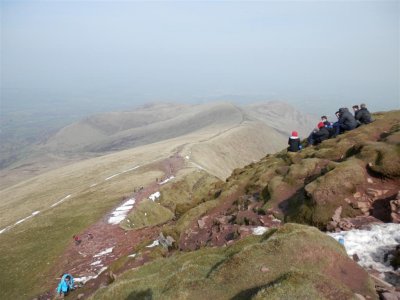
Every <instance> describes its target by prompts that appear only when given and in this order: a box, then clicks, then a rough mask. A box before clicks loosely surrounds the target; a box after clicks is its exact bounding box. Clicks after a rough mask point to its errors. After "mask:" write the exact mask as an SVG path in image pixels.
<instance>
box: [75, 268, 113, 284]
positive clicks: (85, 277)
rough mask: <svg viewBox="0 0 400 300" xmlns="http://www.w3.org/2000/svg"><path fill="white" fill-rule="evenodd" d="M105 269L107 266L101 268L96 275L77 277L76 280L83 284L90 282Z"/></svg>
mask: <svg viewBox="0 0 400 300" xmlns="http://www.w3.org/2000/svg"><path fill="white" fill-rule="evenodd" d="M105 270H107V267H103V268H101V269H100V271H99V272H98V273H97V275H95V276H82V277H75V278H74V281H75V282H80V283H82V284H85V283H86V282H88V281H89V280H91V279H96V278H97V277H99V276H100V274H101V273H103V272H104V271H105Z"/></svg>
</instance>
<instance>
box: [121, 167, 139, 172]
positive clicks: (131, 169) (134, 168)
mask: <svg viewBox="0 0 400 300" xmlns="http://www.w3.org/2000/svg"><path fill="white" fill-rule="evenodd" d="M139 167H140V166H135V167H133V168H130V169H128V170H125V171H122V173H126V172H130V171H133V170H136V169H137V168H139Z"/></svg>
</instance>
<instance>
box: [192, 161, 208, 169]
mask: <svg viewBox="0 0 400 300" xmlns="http://www.w3.org/2000/svg"><path fill="white" fill-rule="evenodd" d="M192 164H194V165H195V166H196V167H197V168H199V169H200V170H204V171H205V170H206V169H204V168H203V167H202V166H200V165H198V164H196V163H194V162H192Z"/></svg>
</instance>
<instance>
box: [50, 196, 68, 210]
mask: <svg viewBox="0 0 400 300" xmlns="http://www.w3.org/2000/svg"><path fill="white" fill-rule="evenodd" d="M70 197H71V195H68V196H65V197H64V198H62V199H61V200H59V201H57V202H56V203H54V204H52V205H51V206H50V207H55V206H57V205H58V204H61V203H62V202H64V201H65V200H67V199H68V198H70Z"/></svg>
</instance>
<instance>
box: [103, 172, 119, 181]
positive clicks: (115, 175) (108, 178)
mask: <svg viewBox="0 0 400 300" xmlns="http://www.w3.org/2000/svg"><path fill="white" fill-rule="evenodd" d="M121 174H122V173H117V174H114V175H111V176H110V177H107V178H106V179H104V180H110V179H111V178H114V177H117V176H119V175H121Z"/></svg>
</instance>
